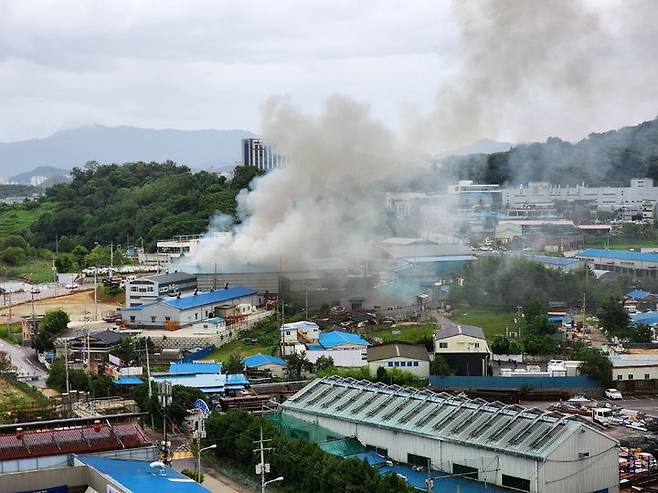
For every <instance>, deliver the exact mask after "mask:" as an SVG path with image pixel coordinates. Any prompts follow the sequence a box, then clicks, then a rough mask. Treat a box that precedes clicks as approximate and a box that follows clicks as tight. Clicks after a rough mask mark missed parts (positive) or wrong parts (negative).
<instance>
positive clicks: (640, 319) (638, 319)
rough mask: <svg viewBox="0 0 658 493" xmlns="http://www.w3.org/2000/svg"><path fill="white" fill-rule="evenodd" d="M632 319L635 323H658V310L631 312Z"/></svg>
mask: <svg viewBox="0 0 658 493" xmlns="http://www.w3.org/2000/svg"><path fill="white" fill-rule="evenodd" d="M631 320H632V321H633V323H634V324H647V325H655V324H658V311H650V312H643V313H633V314H631Z"/></svg>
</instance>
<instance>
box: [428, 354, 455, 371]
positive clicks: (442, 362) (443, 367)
mask: <svg viewBox="0 0 658 493" xmlns="http://www.w3.org/2000/svg"><path fill="white" fill-rule="evenodd" d="M430 373H431V374H432V375H441V376H448V375H452V373H453V371H452V368H450V365H449V364H448V360H447V359H445V357H444V356H442V355H440V354H437V355H435V356H434V361H432V364H431V365H430Z"/></svg>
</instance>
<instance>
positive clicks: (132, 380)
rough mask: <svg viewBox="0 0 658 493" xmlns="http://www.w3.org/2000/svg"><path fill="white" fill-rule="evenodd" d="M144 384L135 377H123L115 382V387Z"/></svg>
mask: <svg viewBox="0 0 658 493" xmlns="http://www.w3.org/2000/svg"><path fill="white" fill-rule="evenodd" d="M143 383H144V382H143V381H142V379H141V378H139V377H137V376H135V375H121V376H119V378H117V379H116V380H115V381H114V385H142V384H143Z"/></svg>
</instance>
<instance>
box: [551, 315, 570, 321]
mask: <svg viewBox="0 0 658 493" xmlns="http://www.w3.org/2000/svg"><path fill="white" fill-rule="evenodd" d="M548 321H549V322H560V323H562V322H573V317H570V316H569V315H550V316H549V317H548Z"/></svg>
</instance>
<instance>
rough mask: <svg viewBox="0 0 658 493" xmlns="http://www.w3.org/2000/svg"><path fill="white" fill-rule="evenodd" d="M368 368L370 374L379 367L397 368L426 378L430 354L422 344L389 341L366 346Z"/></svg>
mask: <svg viewBox="0 0 658 493" xmlns="http://www.w3.org/2000/svg"><path fill="white" fill-rule="evenodd" d="M367 351H368V353H367V354H368V368H369V369H370V374H371V375H372V376H376V375H377V370H378V369H379V368H384V369H386V370H391V369H394V368H396V369H399V370H404V371H408V372H410V373H413V374H414V375H415V376H417V377H421V378H428V377H429V374H430V356H429V353H428V352H427V348H426V347H425V346H424V345H422V344H408V343H405V342H389V343H387V344H380V345H379V346H370V347H369V348H368V350H367Z"/></svg>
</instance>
